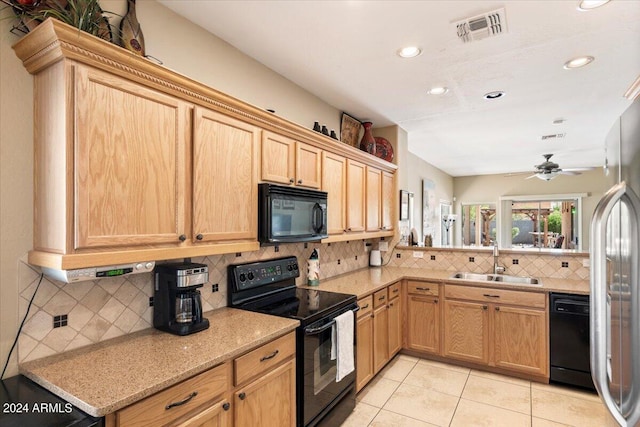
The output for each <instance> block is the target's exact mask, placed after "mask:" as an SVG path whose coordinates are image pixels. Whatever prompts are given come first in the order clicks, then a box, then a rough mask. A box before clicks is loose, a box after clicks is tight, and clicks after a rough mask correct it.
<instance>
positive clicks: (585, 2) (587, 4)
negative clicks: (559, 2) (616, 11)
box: [578, 0, 610, 12]
mask: <svg viewBox="0 0 640 427" xmlns="http://www.w3.org/2000/svg"><path fill="white" fill-rule="evenodd" d="M609 1H610V0H582V1H581V2H580V3H579V4H578V10H579V11H582V12H587V11H589V10H592V9H595V8H597V7H600V6H604V5H605V4H607V3H609Z"/></svg>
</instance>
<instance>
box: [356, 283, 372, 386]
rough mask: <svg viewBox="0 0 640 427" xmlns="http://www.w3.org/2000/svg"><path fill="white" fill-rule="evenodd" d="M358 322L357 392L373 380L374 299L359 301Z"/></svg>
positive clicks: (368, 297)
mask: <svg viewBox="0 0 640 427" xmlns="http://www.w3.org/2000/svg"><path fill="white" fill-rule="evenodd" d="M358 307H360V310H359V311H358V316H357V322H356V392H358V391H360V390H361V389H362V388H363V387H364V386H365V385H366V384H367V383H368V382H369V381H370V380H371V378H373V297H372V296H371V295H369V296H366V297H364V298H360V299H359V300H358Z"/></svg>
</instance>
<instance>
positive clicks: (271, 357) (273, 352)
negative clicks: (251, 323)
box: [233, 332, 296, 385]
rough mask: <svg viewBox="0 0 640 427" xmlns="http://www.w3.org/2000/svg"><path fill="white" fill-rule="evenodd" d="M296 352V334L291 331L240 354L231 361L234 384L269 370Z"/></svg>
mask: <svg viewBox="0 0 640 427" xmlns="http://www.w3.org/2000/svg"><path fill="white" fill-rule="evenodd" d="M295 352H296V335H295V332H291V333H290V334H287V335H285V336H283V337H280V338H278V339H276V340H274V341H271V342H270V343H267V344H265V345H263V346H262V347H258V348H257V349H255V350H253V351H251V352H249V353H247V354H245V355H244V356H240V357H238V358H236V359H235V360H234V361H233V369H234V372H235V382H234V385H239V384H242V383H243V382H245V381H247V380H249V379H251V378H253V377H255V376H258V375H260V374H262V373H263V372H265V371H268V370H270V369H271V368H273V367H274V366H276V365H279V364H280V363H282V362H283V361H284V360H285V359H287V358H288V357H289V356H292V355H294V354H295Z"/></svg>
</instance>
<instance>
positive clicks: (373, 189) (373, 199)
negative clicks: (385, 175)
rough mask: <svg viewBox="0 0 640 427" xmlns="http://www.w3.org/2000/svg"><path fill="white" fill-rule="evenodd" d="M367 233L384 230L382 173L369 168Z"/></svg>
mask: <svg viewBox="0 0 640 427" xmlns="http://www.w3.org/2000/svg"><path fill="white" fill-rule="evenodd" d="M366 188H367V197H366V203H367V205H366V206H367V214H366V218H367V226H366V230H367V231H380V229H381V228H382V223H381V220H382V216H381V213H382V204H381V201H382V171H381V170H380V169H376V168H372V167H370V166H367V183H366Z"/></svg>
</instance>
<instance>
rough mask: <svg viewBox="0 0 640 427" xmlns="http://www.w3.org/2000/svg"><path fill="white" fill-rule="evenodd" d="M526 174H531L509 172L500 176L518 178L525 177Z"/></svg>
mask: <svg viewBox="0 0 640 427" xmlns="http://www.w3.org/2000/svg"><path fill="white" fill-rule="evenodd" d="M528 173H531V172H509V173H506V174H504V175H502V176H504V177H510V176H520V175H526V174H528Z"/></svg>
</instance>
